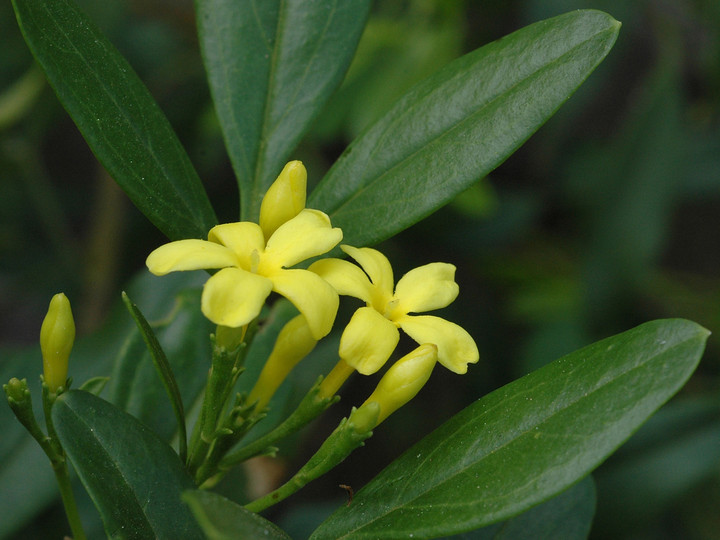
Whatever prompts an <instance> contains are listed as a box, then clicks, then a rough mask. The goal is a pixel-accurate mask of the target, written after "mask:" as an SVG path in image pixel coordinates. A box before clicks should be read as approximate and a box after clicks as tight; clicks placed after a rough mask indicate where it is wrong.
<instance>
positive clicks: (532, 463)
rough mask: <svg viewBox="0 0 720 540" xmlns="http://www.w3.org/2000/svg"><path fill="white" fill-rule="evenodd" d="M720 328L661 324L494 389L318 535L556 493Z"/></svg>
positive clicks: (513, 506) (486, 517)
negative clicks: (710, 328)
mask: <svg viewBox="0 0 720 540" xmlns="http://www.w3.org/2000/svg"><path fill="white" fill-rule="evenodd" d="M708 334H709V333H708V331H707V330H705V329H704V328H702V327H700V326H698V325H697V324H695V323H693V322H690V321H685V320H680V319H673V320H662V321H653V322H649V323H646V324H644V325H641V326H639V327H637V328H634V329H632V330H629V331H627V332H624V333H622V334H619V335H617V336H614V337H611V338H608V339H604V340H602V341H599V342H597V343H595V344H593V345H590V346H588V347H585V348H583V349H580V350H579V351H576V352H574V353H571V354H569V355H567V356H565V357H563V358H561V359H559V360H556V361H555V362H553V363H551V364H549V365H547V366H545V367H543V368H541V369H539V370H537V371H535V372H533V373H531V374H529V375H527V376H525V377H523V378H521V379H518V380H516V381H514V382H512V383H510V384H508V385H506V386H504V387H502V388H500V389H498V390H496V391H494V392H492V393H491V394H489V395H487V396H485V397H483V398H482V399H480V400H478V401H477V402H475V403H474V404H473V405H471V406H469V407H468V408H466V409H465V410H464V411H462V412H460V413H459V414H457V415H456V416H454V417H453V418H451V419H450V420H449V421H448V422H446V423H445V424H444V425H443V426H441V427H440V428H439V429H437V430H435V431H434V432H433V433H432V434H430V435H429V436H427V437H425V438H424V439H423V440H421V441H420V442H419V443H418V444H416V445H415V446H414V447H412V448H411V449H410V450H408V451H407V452H405V454H403V455H402V456H401V457H400V458H398V459H397V460H395V461H394V462H393V463H392V464H390V466H388V467H387V468H386V469H385V470H383V471H382V472H381V473H380V474H379V475H378V476H377V477H376V478H374V479H373V480H372V481H371V482H370V483H369V484H368V485H367V486H365V488H363V489H362V490H361V491H360V492H359V493H358V494H357V495H356V496H355V500H354V501H353V504H352V505H351V506H350V507H348V508H340V509H339V510H337V511H336V512H335V513H334V514H333V515H332V516H330V518H328V520H327V521H325V522H324V523H323V524H322V525H321V526H320V527H319V528H318V529H317V530H316V531H315V533H314V535H313V538H316V539H319V538H390V537H399V536H403V535H407V534H409V533H413V534H414V535H416V536H418V537H423V538H433V537H437V536H442V535H447V534H453V533H458V532H462V531H467V530H472V529H474V528H477V527H482V526H485V525H489V524H492V523H495V522H497V521H501V520H504V519H507V518H509V517H511V516H513V515H516V514H518V513H520V512H523V511H524V510H527V509H528V508H530V507H531V506H533V505H536V504H538V503H540V502H542V501H544V500H547V499H548V498H550V497H552V496H553V495H555V494H557V493H559V492H561V491H563V490H564V489H566V488H567V487H569V486H571V485H572V484H574V483H575V482H577V481H578V480H579V479H581V478H583V477H584V476H586V475H587V474H588V473H589V472H590V471H592V470H593V469H594V468H595V467H596V466H597V465H599V464H600V463H601V462H602V461H603V460H604V459H605V458H607V456H609V455H610V454H611V453H612V452H613V451H614V450H615V449H616V448H617V447H618V446H619V445H620V444H622V443H623V442H624V441H625V440H626V439H627V438H628V437H629V436H630V435H631V434H632V433H633V432H634V431H635V430H636V429H637V428H638V427H639V426H640V425H641V424H642V423H643V422H644V421H645V420H647V419H648V417H649V416H650V415H652V414H653V413H654V412H655V411H656V410H657V409H658V408H659V407H660V406H661V405H662V404H663V403H664V402H665V401H667V400H668V399H669V398H670V397H671V396H672V395H673V394H674V393H675V392H677V391H678V389H679V388H680V387H681V386H682V385H683V384H684V383H685V381H686V380H687V379H688V377H689V376H690V374H691V373H692V372H693V370H694V369H695V367H696V366H697V363H698V362H699V360H700V356H701V354H702V351H703V349H704V346H705V340H706V339H707V336H708Z"/></svg>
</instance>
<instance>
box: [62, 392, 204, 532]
mask: <svg viewBox="0 0 720 540" xmlns="http://www.w3.org/2000/svg"><path fill="white" fill-rule="evenodd" d="M52 416H53V421H54V423H55V428H56V429H57V433H58V437H59V438H60V441H61V443H62V445H63V448H64V449H65V451H66V453H67V455H68V457H69V458H70V461H71V462H72V464H73V467H74V468H75V470H76V471H77V473H78V476H79V477H80V480H81V481H82V483H83V485H84V486H85V489H86V490H87V491H88V493H89V494H90V497H91V498H92V499H93V502H94V503H95V506H96V507H97V509H98V511H99V512H100V515H101V517H102V520H103V524H104V526H105V532H106V533H107V535H108V537H110V538H188V539H190V538H203V536H202V533H201V532H200V530H199V527H198V525H197V523H196V522H195V520H194V519H193V517H192V515H191V513H190V510H189V509H188V508H187V507H186V506H185V505H184V504H183V503H182V501H181V499H180V497H181V494H182V492H183V491H185V490H187V489H192V488H193V487H194V486H193V482H192V480H191V478H190V476H189V475H188V474H187V472H186V471H185V468H184V467H183V465H182V463H181V462H180V460H179V459H178V457H177V454H175V452H174V451H173V450H172V448H170V447H169V446H168V445H167V444H166V443H164V442H163V441H161V440H160V439H158V438H157V436H156V435H155V434H154V433H153V432H152V431H150V429H148V428H147V427H146V426H145V425H143V424H142V423H140V422H139V421H138V420H137V419H135V418H134V417H132V416H130V415H129V414H127V413H125V412H123V411H121V410H120V409H118V408H117V407H115V406H113V405H112V404H110V403H108V402H107V401H105V400H103V399H100V398H98V397H95V396H94V395H92V394H89V393H87V392H82V391H79V390H73V391H70V392H68V393H66V394H63V395H62V396H60V397H59V398H58V400H57V401H56V402H55V405H54V406H53V409H52Z"/></svg>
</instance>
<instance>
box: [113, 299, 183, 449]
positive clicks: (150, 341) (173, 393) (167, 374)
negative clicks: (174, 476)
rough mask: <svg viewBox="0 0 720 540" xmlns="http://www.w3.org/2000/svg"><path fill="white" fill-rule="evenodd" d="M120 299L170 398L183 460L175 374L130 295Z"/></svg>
mask: <svg viewBox="0 0 720 540" xmlns="http://www.w3.org/2000/svg"><path fill="white" fill-rule="evenodd" d="M122 299H123V302H124V303H125V307H126V308H127V309H128V311H129V312H130V315H131V316H132V318H133V320H134V321H135V324H137V327H138V330H139V331H140V333H141V334H142V337H143V340H144V341H145V345H146V346H147V348H148V350H149V351H150V357H151V358H152V360H153V364H154V365H155V369H156V371H157V373H158V375H159V376H160V380H161V381H162V383H163V386H164V387H165V391H166V392H167V395H168V397H169V398H170V405H171V406H172V409H173V413H175V420H176V421H177V424H178V432H179V437H178V441H179V442H178V454H179V455H180V460H181V461H182V462H185V459H186V458H187V429H186V427H185V409H184V407H183V403H182V396H180V389H179V388H178V384H177V381H176V380H175V375H174V374H173V370H172V367H171V366H170V362H168V359H167V356H165V351H164V350H163V348H162V346H161V345H160V342H159V341H158V339H157V337H156V336H155V332H153V329H152V328H151V327H150V324H149V323H148V322H147V320H146V319H145V316H144V315H143V314H142V312H141V311H140V309H139V308H138V307H137V306H136V305H135V304H133V302H132V301H131V300H130V297H129V296H128V295H127V294H126V293H125V291H123V293H122Z"/></svg>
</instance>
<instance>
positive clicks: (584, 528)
mask: <svg viewBox="0 0 720 540" xmlns="http://www.w3.org/2000/svg"><path fill="white" fill-rule="evenodd" d="M593 514H595V484H594V482H593V481H592V478H591V477H589V476H588V477H587V478H586V479H585V480H583V481H582V482H580V483H578V484H576V485H575V486H573V487H571V488H570V489H568V490H567V491H565V492H563V493H561V494H560V495H558V496H556V497H553V498H552V499H550V500H549V501H547V502H544V503H543V504H540V505H538V506H536V507H534V508H531V509H530V510H528V511H527V512H523V513H522V514H520V515H519V516H515V517H514V518H511V519H509V520H507V521H504V522H502V523H496V524H495V525H490V526H489V527H483V528H482V529H478V530H476V531H472V532H469V533H465V534H460V535H457V536H453V537H451V538H450V539H448V540H543V539H546V540H554V539H556V538H562V540H585V539H586V538H587V537H588V534H589V533H590V526H591V525H592V520H593Z"/></svg>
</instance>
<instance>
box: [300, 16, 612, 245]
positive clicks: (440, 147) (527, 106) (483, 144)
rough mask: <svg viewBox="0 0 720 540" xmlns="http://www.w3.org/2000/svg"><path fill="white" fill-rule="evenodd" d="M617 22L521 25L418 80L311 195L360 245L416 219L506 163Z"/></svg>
mask: <svg viewBox="0 0 720 540" xmlns="http://www.w3.org/2000/svg"><path fill="white" fill-rule="evenodd" d="M619 27H620V24H619V23H618V22H617V21H615V20H614V19H613V18H612V17H610V16H609V15H607V14H605V13H602V12H599V11H589V10H585V11H574V12H572V13H568V14H566V15H561V16H559V17H555V18H553V19H549V20H547V21H542V22H539V23H536V24H533V25H530V26H528V27H526V28H523V29H522V30H519V31H517V32H515V33H513V34H511V35H509V36H506V37H504V38H502V39H500V40H498V41H495V42H493V43H490V44H489V45H486V46H485V47H482V48H480V49H478V50H477V51H475V52H473V53H470V54H468V55H465V56H463V57H462V58H460V59H458V60H456V61H455V62H453V63H451V64H449V65H448V66H447V67H446V68H444V69H442V70H441V71H439V72H438V73H436V74H435V75H433V76H431V77H430V78H428V79H426V80H425V81H424V82H422V83H420V84H418V85H416V86H415V87H414V88H413V89H411V90H410V91H409V92H408V93H407V94H406V95H405V96H404V97H403V98H402V99H400V100H399V101H398V102H397V104H396V105H395V106H394V107H393V108H392V109H391V110H390V111H389V112H388V113H387V114H386V115H385V116H384V117H383V118H381V119H380V120H379V121H378V122H377V123H375V124H374V125H373V126H371V127H370V128H369V129H368V130H367V131H366V132H365V133H364V134H363V135H361V136H360V137H359V138H358V139H357V140H356V141H355V142H353V143H352V144H351V145H350V147H348V149H347V150H346V151H345V153H344V154H343V155H342V156H341V157H340V159H339V160H338V161H337V163H336V164H335V165H334V166H333V168H332V169H331V170H330V171H329V172H328V174H327V175H326V177H325V178H324V179H323V181H322V182H321V183H320V184H319V185H318V187H317V188H316V189H315V191H314V192H313V193H312V195H311V197H310V201H309V203H308V206H309V207H312V208H319V209H321V210H324V211H325V212H328V213H329V214H330V216H331V218H332V221H333V225H336V226H339V227H341V228H342V229H343V233H344V241H345V242H346V243H349V244H353V245H370V244H374V243H377V242H379V241H381V240H383V239H385V238H388V237H390V236H392V235H393V234H395V233H397V232H399V231H401V230H402V229H404V228H406V227H408V226H410V225H412V224H413V223H415V222H417V221H419V220H420V219H422V218H423V217H425V216H427V215H428V214H430V213H432V212H433V211H434V210H435V209H437V208H439V207H440V206H442V205H443V204H445V203H447V202H448V201H450V200H451V199H452V198H453V197H454V196H455V195H457V194H458V193H460V192H461V191H463V190H464V189H466V188H467V187H468V186H469V185H470V184H471V183H473V182H475V181H477V180H478V179H479V178H481V177H483V176H485V175H486V174H488V173H489V172H490V171H492V170H493V169H494V168H495V167H497V166H498V165H500V163H502V162H503V161H504V160H505V159H507V157H508V156H509V155H510V154H512V152H514V151H515V150H516V149H517V148H518V147H519V146H520V145H521V144H522V143H523V142H524V141H525V140H526V139H527V138H528V137H530V135H532V134H533V133H534V132H535V131H536V130H537V129H538V128H539V127H540V126H541V125H542V124H543V123H544V122H545V121H546V120H547V119H548V118H549V117H550V116H552V114H553V113H554V112H555V111H556V110H557V109H558V107H560V105H562V104H563V103H564V102H565V101H566V100H567V99H568V98H569V97H570V95H571V94H572V93H573V92H574V91H575V90H576V89H577V87H578V86H579V85H580V84H581V83H582V82H583V81H584V80H585V79H586V78H587V77H588V75H589V74H590V73H591V72H592V71H593V70H594V69H595V67H597V65H598V64H599V63H600V62H601V61H602V59H603V58H604V57H605V55H606V54H607V53H608V51H609V50H610V48H611V47H612V45H613V43H614V42H615V39H616V37H617V34H618V30H619Z"/></svg>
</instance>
